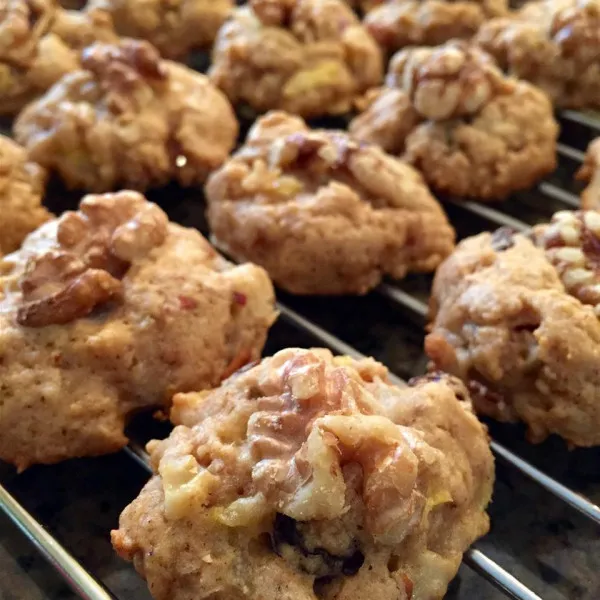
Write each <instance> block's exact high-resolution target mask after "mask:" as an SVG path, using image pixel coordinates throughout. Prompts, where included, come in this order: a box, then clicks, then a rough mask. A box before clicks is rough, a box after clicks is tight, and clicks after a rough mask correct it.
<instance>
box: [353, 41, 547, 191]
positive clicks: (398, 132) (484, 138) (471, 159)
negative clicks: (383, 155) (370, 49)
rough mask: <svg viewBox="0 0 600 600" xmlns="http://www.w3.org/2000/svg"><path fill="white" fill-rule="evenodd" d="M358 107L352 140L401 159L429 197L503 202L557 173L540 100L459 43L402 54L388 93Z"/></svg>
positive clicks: (543, 101)
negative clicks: (434, 193)
mask: <svg viewBox="0 0 600 600" xmlns="http://www.w3.org/2000/svg"><path fill="white" fill-rule="evenodd" d="M360 108H362V110H363V112H362V113H361V114H359V115H358V116H357V117H355V118H354V119H353V121H352V122H351V123H350V128H349V131H350V134H351V135H352V136H353V137H354V138H356V139H358V140H361V141H365V142H371V143H376V144H379V145H381V146H382V147H383V148H384V150H387V151H388V152H392V153H394V154H400V155H402V156H403V158H404V159H406V160H407V161H408V162H409V163H411V164H412V165H414V166H415V167H416V168H417V169H418V170H420V171H421V172H422V174H423V176H424V177H425V180H426V181H427V183H428V184H429V185H430V186H431V188H432V189H433V190H434V191H439V192H441V193H444V194H450V195H452V196H454V197H456V198H458V199H460V198H477V199H479V200H487V201H492V200H502V199H504V198H506V197H507V196H508V195H510V194H511V193H512V192H515V191H518V190H521V189H527V188H528V187H530V186H531V185H533V184H534V183H536V182H537V181H538V180H539V179H541V178H542V177H543V176H544V175H546V174H547V173H549V172H551V171H552V170H553V169H554V168H555V166H556V138H557V135H558V125H557V123H556V121H555V119H554V114H553V110H552V106H551V104H550V102H549V100H548V98H547V97H546V95H545V94H544V93H543V92H542V91H540V90H538V89H537V88H535V87H534V86H532V85H530V84H529V83H526V82H524V81H519V80H516V79H513V78H509V77H506V76H504V75H503V74H502V73H501V71H500V70H499V69H498V68H497V67H496V66H495V65H494V64H493V61H492V60H491V58H490V57H489V55H487V54H486V53H485V52H483V51H481V50H479V49H478V48H476V47H473V46H469V45H468V44H467V43H465V42H460V41H459V42H449V43H448V44H445V45H443V46H438V47H436V48H409V49H406V50H401V51H400V52H398V53H397V54H396V55H395V56H394V57H393V58H392V61H391V62H390V66H389V71H388V74H387V78H386V86H385V87H383V88H380V89H379V90H376V91H371V92H370V93H369V94H367V95H366V96H365V98H364V99H363V103H362V106H360Z"/></svg>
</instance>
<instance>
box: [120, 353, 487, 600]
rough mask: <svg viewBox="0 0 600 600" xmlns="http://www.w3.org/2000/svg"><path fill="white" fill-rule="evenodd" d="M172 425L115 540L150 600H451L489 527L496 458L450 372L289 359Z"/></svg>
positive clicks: (193, 405)
mask: <svg viewBox="0 0 600 600" xmlns="http://www.w3.org/2000/svg"><path fill="white" fill-rule="evenodd" d="M171 418H172V419H173V421H174V422H175V423H176V424H178V426H177V427H176V428H175V429H174V431H173V432H172V434H171V436H170V437H169V438H168V439H166V440H163V441H154V442H151V443H150V444H149V445H148V450H149V452H150V455H151V460H152V466H153V469H154V473H155V476H154V477H153V478H152V479H151V480H150V482H149V483H148V484H147V485H146V486H145V487H144V489H143V490H142V492H141V494H140V495H139V496H138V498H137V499H136V500H134V501H133V503H132V504H131V505H129V506H128V507H127V508H126V509H125V511H124V512H123V514H122V515H121V519H120V528H119V529H118V530H116V531H113V533H112V540H113V545H114V546H115V548H116V550H117V551H118V553H119V554H120V555H121V556H122V557H124V558H126V559H128V560H132V561H133V562H134V564H135V567H136V568H137V570H138V571H139V572H140V573H141V574H142V575H143V576H144V577H145V578H146V580H147V581H148V585H149V587H150V589H151V591H152V594H153V596H154V598H155V599H156V600H184V599H187V598H195V599H197V600H208V599H209V598H211V599H216V598H221V599H227V600H233V599H236V600H281V599H286V600H291V599H294V600H317V599H320V600H367V599H368V598H377V600H409V599H410V598H413V599H414V598H419V599H423V600H436V599H441V598H442V596H443V595H444V593H445V592H446V588H447V585H448V583H449V581H450V580H451V579H452V578H453V577H454V575H455V574H456V571H457V569H458V567H459V565H460V561H461V559H462V555H463V552H464V551H465V550H466V549H467V547H468V546H469V545H470V544H471V543H472V542H473V541H474V540H475V539H477V538H478V537H479V536H481V535H483V534H485V533H486V532H487V530H488V527H489V524H488V516H487V514H486V513H485V508H486V506H487V504H488V502H489V500H490V495H491V490H492V484H493V479H494V465H493V458H492V455H491V452H490V449H489V445H488V438H487V434H486V430H485V428H484V426H483V425H482V424H481V423H479V421H478V420H477V419H476V417H475V416H474V415H473V413H472V410H471V406H470V401H469V399H468V394H467V392H466V389H465V388H464V386H463V385H462V384H461V383H460V382H459V381H458V380H456V379H454V378H452V377H449V376H446V375H442V374H439V375H434V376H430V377H428V378H420V379H419V380H417V381H413V382H411V385H410V386H409V387H405V388H402V389H400V388H398V387H394V386H392V385H391V384H390V383H389V381H388V379H387V370H386V369H385V367H383V365H381V364H379V363H377V362H375V361H374V360H373V359H364V360H360V361H356V360H354V359H351V358H349V357H334V356H333V355H332V354H331V353H330V352H329V351H328V350H320V349H312V350H300V349H287V350H283V351H281V352H279V353H277V354H276V355H274V356H273V357H271V358H266V359H264V360H263V361H262V362H261V363H260V364H259V365H257V366H255V367H253V368H251V369H249V370H248V369H246V370H243V371H240V372H238V373H236V374H235V375H233V376H232V377H230V378H229V379H228V380H227V381H225V382H224V383H223V384H222V386H221V387H220V388H218V389H215V390H212V391H210V392H202V393H190V394H179V395H177V396H176V397H175V399H174V407H173V410H172V413H171Z"/></svg>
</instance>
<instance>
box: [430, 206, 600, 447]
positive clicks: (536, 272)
mask: <svg viewBox="0 0 600 600" xmlns="http://www.w3.org/2000/svg"><path fill="white" fill-rule="evenodd" d="M599 319H600V212H598V211H593V210H589V211H578V212H570V211H562V212H559V213H556V214H555V215H554V217H553V218H552V221H551V223H549V224H547V225H540V226H537V227H535V228H534V229H533V232H532V234H531V235H530V236H525V235H522V234H513V233H511V232H509V231H507V230H499V231H498V232H496V233H494V234H490V233H483V234H481V235H478V236H475V237H472V238H469V239H467V240H465V241H463V242H461V243H460V244H459V245H458V247H457V249H456V251H455V253H454V254H453V255H452V256H451V257H450V258H448V259H447V260H446V262H445V263H443V264H442V265H441V267H440V268H439V269H438V272H437V274H436V277H435V281H434V285H433V294H432V301H431V325H430V331H431V333H430V334H429V335H428V336H427V338H426V343H425V349H426V352H427V354H428V355H429V357H430V358H431V359H432V361H433V364H434V366H435V368H439V369H443V370H445V371H447V372H449V373H452V374H454V375H458V376H459V377H461V379H463V380H464V381H465V382H466V383H468V385H469V387H470V390H471V394H472V397H473V402H474V405H475V408H476V409H477V410H478V411H479V412H481V413H482V414H486V415H489V416H491V417H494V418H496V419H499V420H501V421H511V422H512V421H517V420H521V421H524V422H525V423H526V424H527V426H528V429H529V438H530V439H531V441H533V442H540V441H542V440H544V439H545V438H546V437H547V436H548V435H550V434H552V433H555V434H558V435H560V436H562V437H563V438H564V439H565V440H566V441H567V442H568V443H569V444H570V445H574V446H594V445H599V444H600V404H599V403H598V390H599V389H600V371H599V370H598V364H600V362H599V361H600V320H599Z"/></svg>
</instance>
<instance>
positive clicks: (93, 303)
mask: <svg viewBox="0 0 600 600" xmlns="http://www.w3.org/2000/svg"><path fill="white" fill-rule="evenodd" d="M167 224H168V219H167V216H166V215H165V214H164V213H163V211H162V210H161V209H160V208H158V206H156V205H155V204H151V203H149V202H147V201H146V200H145V199H144V197H143V196H142V195H140V194H137V193H135V192H119V193H118V194H106V195H103V196H86V197H85V198H84V199H83V200H82V202H81V204H80V208H79V210H78V211H77V212H67V213H65V214H64V215H63V216H62V217H60V218H59V219H58V222H57V230H56V239H57V242H58V244H57V247H56V248H54V249H52V250H49V251H47V252H45V253H44V254H41V255H38V256H33V257H31V258H30V259H29V261H28V263H27V265H26V268H25V271H24V273H23V275H22V276H21V278H20V281H19V284H20V288H21V292H22V304H21V306H19V307H18V310H17V322H18V323H19V324H20V325H23V326H26V327H45V326H46V325H57V324H65V323H69V322H71V321H74V320H76V319H79V318H82V317H85V316H87V315H89V314H90V313H91V312H92V311H93V310H94V309H95V308H97V307H99V306H101V305H104V304H106V303H107V302H110V301H119V300H121V299H122V296H123V289H122V283H121V279H122V278H123V277H124V276H125V274H126V272H127V270H128V269H129V266H130V265H131V263H132V262H133V261H135V260H137V259H140V258H143V257H144V256H145V255H146V254H147V253H148V252H149V251H150V250H152V248H154V247H156V246H160V245H161V244H162V243H163V242H164V240H165V237H166V235H167Z"/></svg>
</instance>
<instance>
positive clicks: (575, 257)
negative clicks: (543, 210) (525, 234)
mask: <svg viewBox="0 0 600 600" xmlns="http://www.w3.org/2000/svg"><path fill="white" fill-rule="evenodd" d="M533 235H534V239H535V240H536V242H537V244H538V245H539V246H541V247H542V248H544V251H545V252H546V257H547V258H548V260H549V261H550V263H551V264H552V265H554V267H555V268H556V270H557V271H558V273H559V275H560V278H561V280H562V282H563V284H564V286H565V288H566V289H567V291H568V292H569V294H571V295H572V296H575V297H576V298H577V299H579V300H580V301H581V302H583V303H584V304H590V305H591V306H593V307H594V312H595V313H596V314H597V315H598V317H600V211H596V210H587V211H577V212H571V211H561V212H558V213H556V214H554V216H553V217H552V220H551V221H550V224H548V225H538V226H537V227H535V228H534V230H533Z"/></svg>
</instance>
